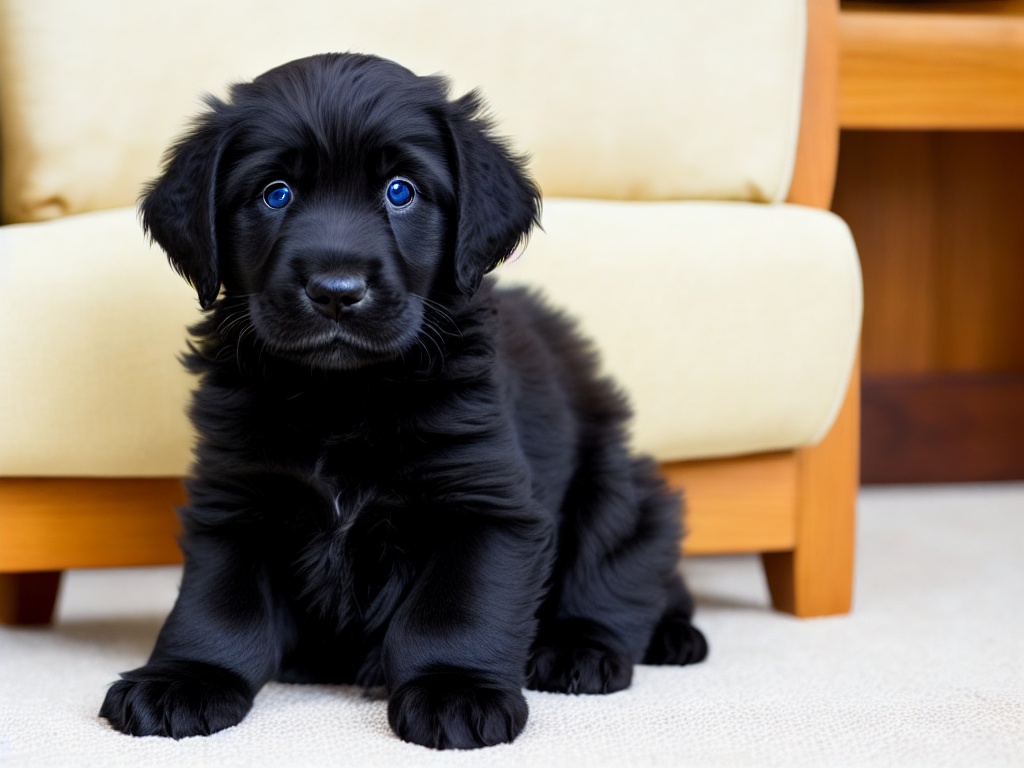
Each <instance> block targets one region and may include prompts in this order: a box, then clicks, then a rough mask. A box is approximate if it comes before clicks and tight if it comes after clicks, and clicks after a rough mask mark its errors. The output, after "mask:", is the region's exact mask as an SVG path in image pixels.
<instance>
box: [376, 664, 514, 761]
mask: <svg viewBox="0 0 1024 768" xmlns="http://www.w3.org/2000/svg"><path fill="white" fill-rule="evenodd" d="M527 714H528V710H527V706H526V699H525V698H524V697H523V694H522V692H521V691H518V690H512V689H506V688H499V687H495V686H493V685H488V684H487V683H485V682H483V681H481V680H479V679H477V678H476V677H475V676H474V675H471V674H469V673H460V672H451V673H445V674H437V675H429V676H424V677H421V678H418V679H416V680H413V681H411V682H409V683H406V684H405V685H402V686H400V687H399V688H398V689H397V690H396V691H395V692H394V693H392V694H391V696H390V697H389V700H388V722H390V723H391V727H392V729H394V731H395V733H397V734H398V736H399V737H400V738H401V739H403V740H404V741H411V742H413V743H414V744H422V745H423V746H425V747H431V748H433V749H475V748H477V747H490V746H493V745H495V744H503V743H506V742H510V741H512V740H513V739H514V738H515V737H516V736H518V735H519V734H520V733H521V732H522V730H523V728H524V727H525V726H526V717H527Z"/></svg>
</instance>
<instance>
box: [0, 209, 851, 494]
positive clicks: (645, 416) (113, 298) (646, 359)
mask: <svg viewBox="0 0 1024 768" xmlns="http://www.w3.org/2000/svg"><path fill="white" fill-rule="evenodd" d="M544 226H545V231H544V232H542V233H541V232H538V233H537V234H536V235H535V236H534V238H533V240H532V242H531V243H530V244H529V246H528V248H527V251H526V253H525V254H524V256H523V257H522V258H521V259H520V260H519V261H517V262H516V263H513V264H507V265H505V266H503V267H501V268H500V270H499V280H500V281H503V282H507V283H509V284H512V283H527V284H530V285H534V286H537V287H538V288H539V289H540V290H542V291H543V292H544V293H546V294H548V295H550V296H551V297H552V299H553V300H555V301H557V302H558V303H559V304H563V305H565V306H566V307H568V308H569V309H570V310H571V312H572V313H574V314H577V315H578V316H579V317H580V318H581V322H582V325H583V326H584V328H585V330H586V331H587V333H589V334H591V335H592V336H594V337H595V338H596V339H598V341H599V347H600V350H601V352H602V354H603V355H604V358H605V360H606V362H607V368H608V370H609V371H610V372H611V373H612V374H614V375H615V376H616V377H618V378H619V379H620V381H621V382H622V383H623V384H624V385H625V387H626V389H627V390H628V392H629V394H630V396H631V397H632V399H633V401H634V405H635V407H636V410H637V414H638V417H637V422H636V429H635V435H634V437H635V444H636V445H637V447H638V448H640V449H643V450H645V451H650V452H653V453H655V454H656V455H657V456H658V457H659V458H661V459H680V458H687V457H695V456H700V457H705V456H711V455H727V454H738V453H747V452H752V451H760V450H771V449H781V448H789V447H794V446H799V445H804V444H808V443H811V442H813V441H815V440H816V439H817V438H819V437H820V436H822V435H823V434H824V432H825V431H826V430H827V428H828V426H829V425H830V423H831V420H832V418H833V417H834V414H835V412H836V410H837V408H838V405H839V402H840V400H841V398H842V395H843V392H844V390H845V386H846V382H847V379H848V376H849V372H850V367H851V364H852V360H853V357H854V352H855V348H856V340H857V335H858V329H859V320H860V306H861V304H860V302H861V298H860V276H859V272H858V267H857V259H856V253H855V251H854V247H853V244H852V241H851V239H850V236H849V233H848V231H847V230H846V228H845V225H843V224H842V222H841V221H840V220H839V219H837V218H836V217H834V216H832V215H831V214H827V213H822V212H820V211H814V210H810V209H801V208H796V207H792V206H783V205H754V204H742V203H657V204H649V203H645V204H637V203H602V202H596V201H580V200H566V199H549V200H547V201H546V203H545V211H544ZM0 252H2V253H3V254H4V256H3V258H2V259H0V349H3V351H4V361H3V365H2V366H0V425H2V430H0V475H5V476H113V477H129V476H176V475H181V474H183V473H184V472H185V471H186V470H187V467H188V464H189V462H190V447H191V443H192V433H191V430H190V427H189V424H188V421H187V419H186V416H185V411H186V407H187V402H188V393H189V390H190V388H191V387H192V385H193V383H194V382H193V381H192V380H191V379H190V377H189V376H188V375H187V374H186V373H185V372H184V371H183V369H182V367H181V365H180V364H179V362H178V359H177V358H178V355H179V354H180V353H181V352H182V351H183V350H184V349H185V343H186V338H187V332H186V328H187V326H189V325H191V324H192V323H193V322H195V321H196V320H197V319H198V318H199V311H198V309H197V303H196V299H195V295H194V294H193V293H192V291H191V289H190V288H189V287H188V286H187V285H186V284H185V283H184V281H182V280H181V279H180V278H179V277H178V276H177V275H176V274H175V273H174V271H173V270H172V269H171V268H170V267H169V266H168V265H167V263H166V260H165V259H164V257H163V254H162V253H161V252H160V251H159V249H157V248H155V247H150V246H149V245H148V244H147V242H146V240H145V238H144V237H143V235H142V232H141V230H140V228H139V224H138V221H137V217H136V213H135V210H134V209H132V208H123V209H118V210H112V211H108V212H102V213H91V214H82V215H78V216H70V217H65V218H63V219H60V220H57V221H53V222H45V223H37V224H21V225H14V226H7V227H3V228H0Z"/></svg>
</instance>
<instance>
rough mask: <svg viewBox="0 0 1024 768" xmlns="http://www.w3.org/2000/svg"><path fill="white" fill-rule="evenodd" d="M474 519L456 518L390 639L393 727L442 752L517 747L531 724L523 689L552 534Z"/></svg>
mask: <svg viewBox="0 0 1024 768" xmlns="http://www.w3.org/2000/svg"><path fill="white" fill-rule="evenodd" d="M469 517H470V516H468V515H466V516H465V518H466V519H453V520H452V522H451V525H450V526H449V530H450V534H449V537H448V541H447V542H446V544H445V545H444V546H443V547H442V548H441V549H440V550H439V551H437V552H436V553H435V554H434V556H433V558H432V559H431V561H430V564H429V566H428V567H427V570H426V572H425V573H424V575H423V577H422V578H421V579H420V581H419V582H418V583H417V585H416V587H415V588H414V589H413V590H412V592H411V593H410V595H409V597H408V598H407V599H406V601H405V602H404V603H403V605H402V606H401V607H400V608H399V610H398V612H397V613H396V614H395V617H394V619H393V620H392V623H391V626H390V628H389V630H388V633H387V636H386V638H385V641H384V659H383V661H384V671H385V676H386V679H387V684H388V690H389V697H388V720H389V722H390V723H391V727H392V728H393V729H394V731H395V733H397V734H398V735H399V736H400V737H401V738H402V739H404V740H405V741H411V742H414V743H417V744H423V745H425V746H428V747H433V748H435V749H470V748H474V747H483V746H490V745H493V744H500V743H503V742H510V741H512V740H513V739H514V738H515V737H516V736H518V735H519V733H520V732H521V731H522V730H523V728H524V726H525V725H526V718H527V706H526V699H525V698H524V697H523V693H522V688H523V685H524V682H525V668H526V661H527V657H528V654H529V650H530V644H531V642H532V640H533V636H534V633H535V630H536V623H535V618H534V617H535V613H536V609H537V606H538V603H539V600H540V597H541V590H542V589H543V583H544V580H545V578H546V575H547V571H548V567H549V564H548V554H549V551H550V548H549V546H548V545H549V542H550V540H551V537H550V531H549V529H548V528H547V527H546V526H545V525H544V524H543V523H541V522H539V521H537V522H533V521H531V522H525V521H522V520H519V521H516V522H509V521H502V520H483V521H481V520H477V519H469Z"/></svg>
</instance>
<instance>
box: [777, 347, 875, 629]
mask: <svg viewBox="0 0 1024 768" xmlns="http://www.w3.org/2000/svg"><path fill="white" fill-rule="evenodd" d="M859 470H860V366H859V365H856V366H854V371H853V375H852V377H851V381H850V387H849V389H848V390H847V394H846V399H845V400H844V402H843V406H842V408H841V409H840V412H839V416H838V418H837V419H836V423H835V425H834V426H833V427H832V430H831V431H830V432H829V433H828V435H827V436H826V437H825V439H824V440H823V441H822V442H821V443H819V444H818V445H816V446H814V447H813V448H805V449H802V450H800V451H798V452H797V494H796V496H797V498H796V547H795V548H794V549H793V550H792V551H787V552H767V553H764V554H762V556H761V558H762V561H763V563H764V570H765V576H766V578H767V580H768V588H769V591H770V592H771V596H772V603H773V604H774V605H775V607H776V609H778V610H780V611H786V612H788V613H793V614H795V615H797V616H801V617H810V616H827V615H830V614H837V613H847V612H848V611H849V610H850V605H851V602H852V597H853V557H854V538H855V529H856V507H857V488H858V485H859V480H860V471H859Z"/></svg>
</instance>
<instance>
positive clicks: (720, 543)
mask: <svg viewBox="0 0 1024 768" xmlns="http://www.w3.org/2000/svg"><path fill="white" fill-rule="evenodd" d="M663 471H664V473H665V476H666V477H667V478H668V481H669V483H670V485H672V486H673V487H674V488H676V489H681V490H682V491H683V494H684V497H685V499H686V528H687V535H686V537H685V538H684V542H683V550H684V552H686V553H687V554H691V555H708V554H722V553H729V552H765V551H772V550H784V549H791V548H792V547H793V546H794V544H795V541H796V533H795V531H796V528H795V516H794V509H795V498H796V459H795V457H794V454H793V452H792V451H790V452H784V453H771V454H762V455H758V456H750V457H740V458H732V459H719V460H710V461H690V462H680V463H673V464H667V465H665V466H664V467H663Z"/></svg>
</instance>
